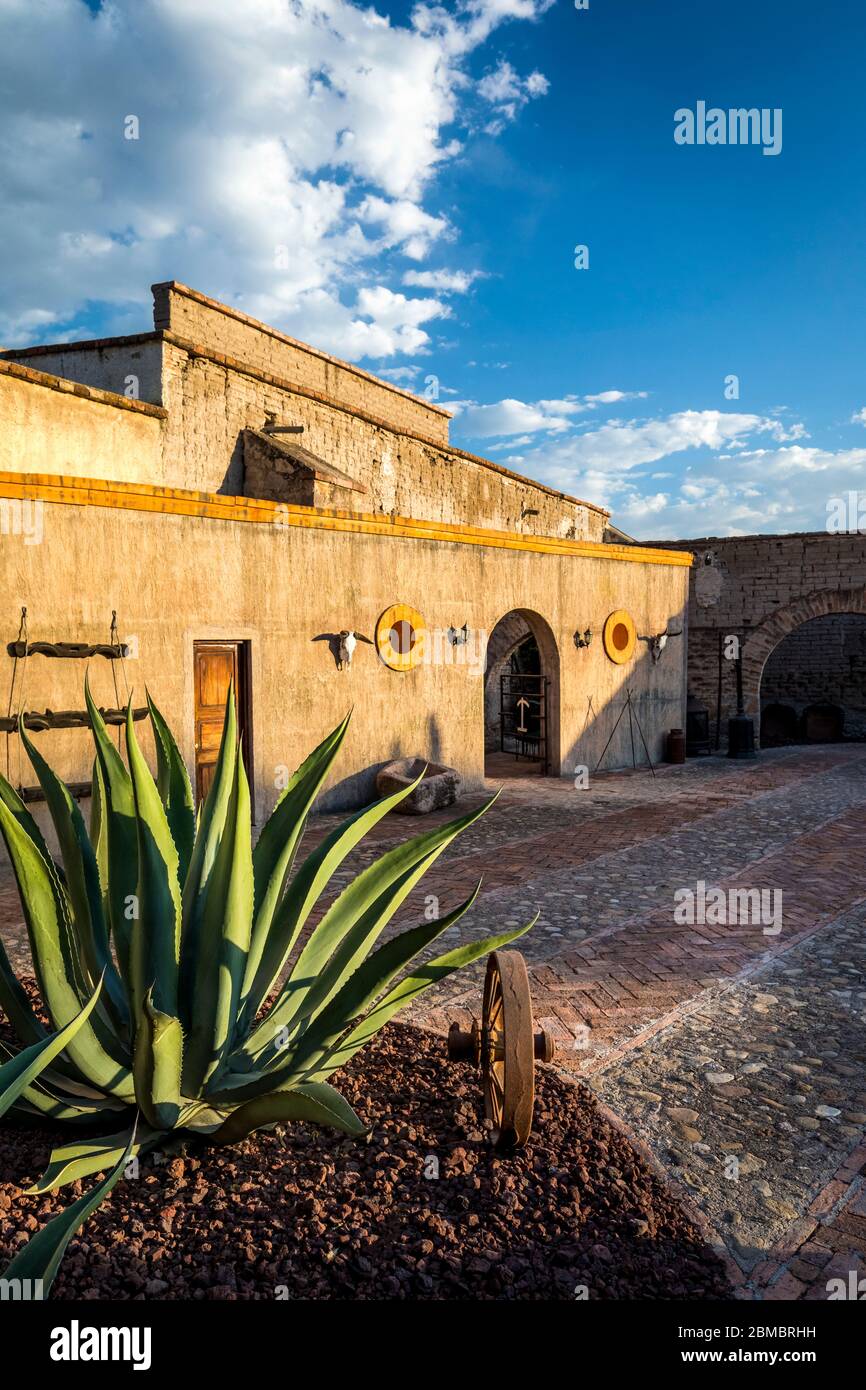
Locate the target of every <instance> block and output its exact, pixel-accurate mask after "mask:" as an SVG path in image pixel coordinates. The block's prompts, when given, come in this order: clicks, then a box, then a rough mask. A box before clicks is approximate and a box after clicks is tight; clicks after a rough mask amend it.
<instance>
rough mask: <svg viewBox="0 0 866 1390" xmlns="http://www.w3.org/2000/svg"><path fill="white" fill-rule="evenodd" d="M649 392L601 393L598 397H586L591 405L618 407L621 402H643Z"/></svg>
mask: <svg viewBox="0 0 866 1390" xmlns="http://www.w3.org/2000/svg"><path fill="white" fill-rule="evenodd" d="M648 395H649V392H648V391H599V393H598V395H596V396H584V400H585V401H588V402H589V403H590V404H591V405H617V404H618V403H619V402H620V401H638V400H640V401H643V400H646V398H647V396H648Z"/></svg>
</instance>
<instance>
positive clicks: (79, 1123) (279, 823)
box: [0, 683, 531, 1290]
mask: <svg viewBox="0 0 866 1390" xmlns="http://www.w3.org/2000/svg"><path fill="white" fill-rule="evenodd" d="M85 697H86V700H87V708H88V711H89V715H90V721H91V726H92V730H93V736H94V743H95V747H96V757H95V760H94V764H93V779H92V801H91V807H92V811H91V826H90V833H89V835H88V833H87V830H86V828H85V824H84V821H83V818H82V815H81V812H80V810H79V808H78V805H77V803H76V802H75V800H74V799H73V797H72V795H71V794H70V792H69V790H68V788H67V787H66V786H65V785H64V783H63V782H62V781H61V780H60V779H59V778H58V777H57V776H56V775H55V773H54V772H53V771H52V770H51V768H50V767H49V766H48V764H47V763H46V761H45V759H44V758H43V757H42V755H41V754H40V753H39V752H38V750H37V749H36V748H35V747H34V745H33V743H32V741H31V740H30V738H29V737H28V735H27V732H26V730H25V729H24V726H23V721H19V730H18V732H19V735H20V737H21V739H22V741H23V743H24V745H25V747H26V749H27V752H28V754H29V756H30V759H31V761H32V763H33V767H34V769H35V771H36V775H37V777H38V779H39V783H40V785H41V788H42V791H43V793H44V795H45V799H46V802H47V807H48V811H49V813H50V816H51V819H52V821H53V824H54V828H55V831H56V835H57V842H58V845H59V849H60V863H55V862H54V860H53V858H52V856H51V854H50V852H49V850H48V847H47V845H46V842H45V840H44V838H43V836H42V834H41V832H40V830H39V827H38V826H37V824H36V822H35V820H34V819H33V817H32V816H31V815H30V813H29V812H28V810H27V808H26V806H25V804H24V803H23V801H22V800H21V798H20V797H19V796H18V794H17V792H16V791H15V790H14V788H13V787H12V786H11V785H10V783H9V782H7V781H6V780H5V779H3V778H2V777H0V831H2V834H3V838H4V840H5V842H6V847H7V850H8V852H9V858H10V860H11V863H12V867H13V870H14V873H15V877H16V880H17V885H18V891H19V894H20V897H21V904H22V907H23V911H24V918H25V921H26V925H27V931H28V934H29V939H30V949H31V955H32V959H33V967H34V973H35V976H36V981H37V984H38V987H39V991H40V994H41V997H42V1003H43V1005H44V1009H45V1011H46V1013H47V1014H48V1016H49V1017H50V1020H51V1024H52V1028H51V1030H50V1031H49V1030H48V1029H47V1028H45V1027H44V1026H43V1023H42V1021H41V1019H40V1017H39V1015H38V1013H37V1012H35V1011H34V1009H33V1007H32V1006H31V1003H30V999H29V996H28V994H27V993H26V992H25V990H24V989H23V987H22V985H21V984H20V982H19V981H18V980H17V978H16V977H15V975H14V973H13V971H12V969H11V967H10V964H9V960H8V957H7V956H6V953H5V951H4V949H3V947H2V943H0V1007H2V1009H3V1011H4V1012H5V1013H6V1015H7V1017H8V1019H9V1022H10V1023H11V1025H12V1027H13V1029H14V1031H15V1034H16V1035H17V1037H18V1038H19V1039H20V1041H21V1043H22V1044H23V1048H22V1050H21V1051H18V1052H15V1051H14V1050H13V1049H12V1048H9V1047H7V1046H5V1044H2V1043H0V1061H2V1065H0V1115H3V1114H4V1113H5V1112H6V1111H7V1110H10V1109H11V1108H14V1110H15V1111H17V1112H19V1113H21V1114H24V1115H28V1116H31V1117H32V1118H34V1119H35V1118H38V1119H41V1120H42V1121H43V1122H50V1123H57V1124H63V1125H69V1126H71V1127H73V1128H79V1130H80V1132H79V1133H78V1135H77V1136H76V1137H75V1138H74V1139H72V1141H71V1142H70V1143H68V1144H64V1145H62V1146H61V1147H60V1148H57V1149H55V1150H53V1152H52V1154H51V1159H50V1162H49V1164H48V1167H47V1169H46V1171H45V1173H44V1174H43V1176H42V1177H41V1178H40V1179H39V1181H38V1182H37V1183H36V1184H35V1185H34V1186H33V1187H32V1188H30V1189H29V1190H30V1191H31V1192H47V1191H49V1190H51V1189H53V1188H58V1187H61V1186H63V1185H64V1184H66V1183H70V1182H73V1181H75V1180H76V1179H78V1178H82V1177H86V1176H88V1175H89V1174H93V1173H107V1174H108V1176H106V1177H105V1178H104V1179H103V1180H102V1182H101V1183H100V1184H99V1185H98V1186H96V1187H95V1189H93V1190H92V1191H91V1192H88V1193H86V1194H85V1195H84V1196H83V1197H81V1198H79V1199H78V1200H77V1201H75V1202H74V1203H73V1204H72V1205H71V1206H69V1207H68V1208H66V1210H64V1211H63V1212H61V1213H60V1215H59V1216H56V1217H54V1218H53V1219H52V1220H51V1221H49V1222H48V1224H47V1225H46V1226H45V1227H44V1228H43V1229H42V1230H41V1231H40V1232H38V1233H37V1234H36V1235H35V1236H34V1237H33V1238H32V1239H31V1241H30V1242H29V1244H28V1245H27V1246H25V1247H24V1249H23V1250H22V1251H21V1252H19V1254H18V1255H17V1256H16V1257H15V1258H14V1259H13V1261H12V1264H11V1265H10V1266H9V1268H8V1269H7V1271H6V1276H5V1277H7V1278H11V1277H18V1278H30V1279H41V1280H42V1283H43V1289H46V1290H47V1288H48V1287H50V1284H51V1281H52V1280H53V1278H54V1275H55V1274H56V1272H57V1268H58V1266H59V1264H60V1260H61V1258H62V1256H63V1252H64V1250H65V1248H66V1246H67V1244H68V1242H69V1240H70V1239H71V1238H72V1236H73V1235H74V1234H75V1232H76V1230H78V1228H79V1227H80V1226H81V1224H82V1223H83V1222H84V1221H85V1220H86V1219H87V1217H88V1216H89V1215H90V1213H91V1212H92V1211H93V1210H94V1209H95V1208H96V1207H97V1206H98V1204H99V1203H100V1202H101V1201H102V1199H103V1198H104V1197H105V1196H106V1195H107V1194H108V1193H109V1192H110V1191H111V1189H112V1188H113V1187H114V1185H115V1184H116V1183H117V1182H118V1181H119V1180H120V1178H121V1177H122V1175H123V1173H124V1169H125V1168H126V1166H127V1164H128V1162H129V1160H130V1158H131V1157H132V1156H133V1155H138V1154H144V1153H146V1152H147V1151H149V1150H154V1149H158V1148H159V1147H160V1146H166V1145H171V1146H176V1144H177V1142H178V1138H177V1137H178V1135H180V1136H187V1137H188V1136H193V1135H195V1136H199V1137H200V1138H203V1139H206V1140H209V1141H211V1142H213V1143H216V1144H227V1143H231V1142H234V1141H237V1140H240V1139H243V1138H244V1137H245V1136H246V1135H248V1134H250V1133H252V1132H253V1131H255V1130H257V1129H262V1128H265V1127H268V1126H271V1127H272V1126H274V1125H275V1124H278V1123H280V1122H283V1121H291V1120H301V1121H306V1122H308V1123H310V1122H312V1123H315V1124H322V1125H330V1126H333V1127H334V1128H335V1129H337V1130H342V1131H343V1132H344V1133H346V1134H350V1135H359V1136H360V1135H362V1134H364V1133H366V1128H365V1126H364V1125H363V1124H362V1122H361V1120H360V1119H359V1118H358V1116H357V1115H356V1114H355V1112H354V1111H353V1109H352V1107H351V1106H350V1105H349V1104H348V1102H347V1101H346V1100H345V1098H344V1097H343V1096H342V1095H340V1093H339V1091H337V1090H335V1089H334V1087H333V1086H331V1085H329V1084H328V1080H327V1078H328V1077H329V1076H330V1075H331V1074H332V1073H333V1072H334V1071H336V1070H337V1069H338V1068H339V1067H341V1066H343V1065H344V1064H345V1063H346V1062H347V1061H348V1060H349V1058H351V1057H352V1056H353V1055H354V1054H355V1053H356V1052H357V1051H358V1049H359V1048H361V1047H363V1046H364V1044H365V1043H367V1042H369V1040H370V1039H371V1038H372V1037H373V1036H374V1034H375V1033H376V1032H378V1030H379V1029H380V1028H381V1027H382V1026H383V1025H384V1024H386V1023H387V1022H388V1021H389V1019H391V1018H393V1017H394V1015H395V1014H396V1013H397V1011H398V1010H399V1009H401V1008H403V1006H404V1005H406V1004H408V1003H409V1001H410V1000H412V999H414V998H417V996H418V995H419V994H421V993H422V992H423V991H424V990H425V989H428V988H429V987H430V985H432V984H434V983H435V982H436V981H438V980H441V979H443V978H444V977H445V976H446V975H449V974H450V973H451V972H452V971H454V970H457V969H459V968H460V967H461V966H463V965H467V964H469V963H470V962H471V961H474V960H476V959H477V958H478V957H479V956H481V955H483V954H484V953H486V952H487V951H490V950H495V949H496V948H497V947H499V946H503V945H505V944H506V943H507V942H509V941H511V940H513V939H514V938H515V937H517V936H520V935H521V934H522V932H523V931H526V930H528V927H523V928H521V929H519V930H517V931H510V932H503V933H502V934H500V935H497V936H493V937H488V938H487V939H486V940H483V941H477V942H473V943H472V944H470V945H465V946H461V947H458V948H457V949H456V950H452V951H449V952H447V953H446V954H445V955H440V956H438V957H436V958H435V959H428V958H426V957H425V952H426V948H427V947H429V946H430V945H431V943H432V942H433V941H434V940H435V939H436V937H438V936H440V935H441V934H442V932H444V931H446V930H447V929H448V928H449V927H450V926H452V925H453V924H454V923H455V922H457V921H459V919H460V918H461V917H462V916H463V914H464V912H466V911H467V909H468V908H469V907H471V905H472V903H473V902H474V900H475V897H476V895H477V893H478V888H476V889H475V892H474V893H473V894H472V895H471V897H470V898H468V899H467V901H466V902H464V903H461V904H460V906H459V907H457V908H455V909H454V910H453V911H452V912H450V913H448V915H447V916H445V917H442V918H440V919H438V920H437V921H424V922H422V923H421V924H420V925H418V926H415V927H412V928H410V929H408V930H405V931H403V932H402V933H400V934H399V935H396V936H394V937H392V938H391V939H390V940H388V941H387V942H386V943H385V944H384V945H380V946H378V947H377V948H376V949H375V950H374V949H373V947H374V945H375V943H376V941H377V938H378V937H379V936H380V934H381V933H382V931H383V929H384V928H385V927H386V926H387V924H388V922H389V921H390V920H391V918H392V917H393V916H394V914H395V912H396V911H397V909H398V908H399V907H400V905H401V903H402V902H403V901H404V899H405V898H406V897H407V896H408V894H409V893H410V892H411V891H412V889H413V888H414V887H415V885H416V884H417V883H418V881H419V879H420V878H421V877H422V875H423V874H424V873H425V872H426V871H427V869H428V868H429V867H430V865H431V864H432V863H433V862H434V860H436V859H437V858H438V856H439V855H440V854H441V853H442V851H443V850H444V849H445V848H446V847H447V846H448V845H449V844H450V843H451V841H452V840H454V839H455V837H456V836H457V835H459V834H460V832H461V831H463V830H465V829H466V828H467V826H469V825H471V824H472V823H473V821H475V820H477V819H478V817H479V816H480V815H482V814H483V812H484V811H486V810H487V807H488V806H489V804H490V803H489V802H488V803H487V805H485V806H482V807H481V808H480V809H479V810H475V811H472V812H470V813H469V814H468V815H464V816H461V817H460V818H459V819H456V820H453V821H451V822H450V823H449V824H447V825H442V826H437V827H436V828H435V829H433V830H429V831H427V832H425V833H423V834H421V835H417V836H415V837H414V838H413V839H410V840H408V841H406V842H405V843H404V844H401V845H398V846H397V847H396V848H394V849H391V850H389V851H387V853H385V854H383V855H382V856H381V857H380V858H378V859H377V860H376V861H375V862H374V863H372V864H370V866H369V867H368V868H366V869H364V870H363V871H362V872H360V873H359V874H358V875H357V877H355V878H354V879H353V880H352V881H351V882H350V883H349V885H348V886H347V887H345V888H344V889H343V891H342V892H341V893H340V894H339V895H338V896H337V897H335V898H334V899H333V901H331V902H330V904H329V905H328V907H327V909H326V910H325V911H324V913H323V914H322V915H321V916H320V919H319V921H318V922H317V924H316V925H315V927H314V928H313V929H312V930H311V931H309V932H308V933H307V935H306V940H305V941H304V942H303V945H301V941H302V938H303V934H304V928H305V925H306V924H307V923H308V922H309V919H310V916H311V914H312V913H313V912H314V909H315V908H316V905H317V904H318V902H319V900H320V899H321V898H322V896H323V894H325V892H326V889H327V887H328V884H329V882H330V880H331V879H332V877H333V875H334V873H335V871H336V870H337V869H338V868H339V866H340V865H341V864H342V863H343V861H344V860H345V859H346V857H347V855H348V854H349V853H350V852H351V851H352V850H354V849H355V847H356V846H357V845H358V844H359V842H360V841H361V840H362V838H363V837H364V835H365V834H366V833H367V832H368V831H369V830H370V829H371V828H372V827H373V826H374V825H376V824H377V822H378V821H380V820H381V819H382V818H383V816H386V815H387V814H388V812H389V811H391V810H392V809H393V808H394V807H395V806H396V805H397V804H398V803H399V802H400V801H401V800H402V799H403V797H405V796H408V795H409V794H410V792H411V791H412V787H413V786H415V785H417V783H413V784H412V786H410V787H407V788H406V789H405V790H401V791H399V792H396V793H395V794H394V795H393V796H387V797H385V798H384V799H383V800H381V801H378V802H376V803H375V804H374V805H372V806H369V807H367V808H365V809H364V810H361V811H359V812H357V813H356V814H355V815H353V816H351V818H350V819H349V820H347V821H346V822H345V823H344V824H343V825H341V826H339V827H338V828H337V829H336V830H333V831H332V832H331V833H330V834H328V835H327V836H326V837H325V838H324V839H323V840H322V842H321V843H320V844H319V845H318V846H317V848H316V849H314V850H313V851H312V853H311V854H309V856H308V857H307V858H306V859H305V860H304V862H303V863H302V864H300V865H299V867H298V868H297V870H296V871H295V872H294V873H293V872H292V870H293V868H294V862H295V857H296V854H297V850H298V846H299V843H300V840H301V836H302V833H303V830H304V826H305V823H306V820H307V817H308V815H309V813H310V810H311V808H312V805H313V803H314V801H315V798H316V796H317V794H318V792H319V790H320V788H321V786H322V783H323V781H324V779H325V777H326V776H327V773H328V770H329V768H330V767H331V764H332V763H333V761H334V758H335V757H336V754H337V752H338V750H339V748H340V745H341V743H342V741H343V738H344V737H345V734H346V729H347V726H348V722H349V721H348V717H347V718H346V719H345V720H344V721H343V723H341V724H340V725H339V726H338V728H336V729H335V730H334V731H333V732H332V733H331V734H329V735H328V737H327V738H326V739H325V740H324V741H323V742H322V743H321V744H320V745H319V746H318V748H316V749H315V751H314V752H313V753H311V754H310V756H309V757H308V758H307V759H306V761H305V762H304V763H302V764H301V766H300V767H299V768H298V770H297V772H295V774H294V776H293V777H292V778H291V780H290V781H289V783H288V785H287V787H286V788H285V791H284V792H283V793H282V796H281V797H280V799H279V801H278V802H277V805H276V806H275V808H274V810H273V812H272V814H271V816H270V818H269V820H268V821H267V823H266V825H265V826H264V828H263V830H262V833H261V835H260V836H259V839H258V841H257V843H256V845H255V848H253V847H252V835H251V821H250V793H249V787H248V784H247V777H246V773H245V770H244V764H243V758H242V757H241V755H240V753H239V746H238V733H237V720H236V713H235V701H234V695H233V692H232V691H229V696H228V700H227V704H226V716H225V724H224V729H223V737H222V742H221V745H220V752H219V758H218V761H217V764H216V769H215V773H214V778H213V782H212V785H211V788H210V791H209V792H208V795H207V798H206V800H205V802H204V804H203V806H202V808H201V811H200V814H199V817H198V819H196V814H195V810H194V803H193V796H192V791H191V788H190V783H189V778H188V776H187V771H186V767H185V765H184V762H183V759H182V758H181V756H180V753H179V751H178V748H177V745H176V743H175V740H174V738H173V737H172V734H171V731H170V730H169V728H168V725H167V724H166V721H165V720H164V719H163V717H162V715H161V714H160V712H159V710H158V709H157V708H156V705H155V704H154V703H153V701H152V700H151V698H150V696H149V695H148V709H149V716H150V722H151V725H152V728H153V734H154V743H155V748H156V757H157V773H156V778H155V779H154V777H153V776H152V774H151V772H150V769H149V768H148V766H147V763H146V761H145V759H144V757H143V755H142V752H141V750H140V748H139V745H138V741H137V739H136V734H135V725H134V723H133V718H132V708H131V705H130V708H129V710H128V712H127V720H126V748H127V761H128V767H127V766H126V764H125V763H124V761H123V759H122V758H121V756H120V754H119V752H118V750H117V748H116V747H115V746H114V744H113V743H112V741H111V739H110V737H109V735H108V732H107V730H106V728H105V724H104V722H103V720H102V718H101V716H100V714H99V711H98V709H97V708H96V706H95V705H94V703H93V700H92V698H91V694H90V689H89V686H88V685H87V683H85ZM479 886H480V885H479ZM529 925H531V923H530V924H529ZM299 948H300V949H299ZM419 958H420V959H419ZM413 962H414V964H413ZM395 982H396V983H395ZM272 995H273V999H272V1002H270V1007H268V1008H266V1005H267V1003H268V1001H269V1000H270V999H271V996H272ZM96 1127H98V1128H99V1130H100V1133H98V1134H96V1133H95V1132H94V1131H95V1129H96ZM107 1129H110V1131H111V1132H110V1133H107V1134H106V1133H105V1131H106V1130H107ZM87 1130H89V1131H90V1132H89V1133H87V1132H86V1131H87Z"/></svg>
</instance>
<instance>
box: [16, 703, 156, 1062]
mask: <svg viewBox="0 0 866 1390" xmlns="http://www.w3.org/2000/svg"><path fill="white" fill-rule="evenodd" d="M18 734H19V737H20V738H21V742H22V744H23V745H24V747H25V748H26V750H27V754H28V756H29V758H30V761H31V763H32V764H33V768H34V771H35V772H36V776H37V778H38V779H39V785H40V786H41V788H42V791H43V792H44V794H45V801H46V804H47V806H48V811H49V814H50V815H51V820H52V822H53V824H54V829H55V831H56V832H57V842H58V844H59V845H60V853H61V856H62V859H63V868H64V870H65V876H66V889H67V892H68V894H69V901H70V905H71V908H72V916H73V920H74V923H75V939H76V943H77V946H78V950H79V951H80V954H81V958H82V961H83V967H84V975H85V980H86V983H87V984H88V985H89V986H90V987H91V988H92V987H93V985H94V983H95V982H96V980H98V979H103V980H104V984H105V990H104V1002H105V1004H106V1007H107V1013H108V1018H109V1019H110V1022H111V1025H112V1028H113V1030H114V1031H115V1032H117V1033H118V1034H119V1035H120V1036H121V1037H124V1036H127V1035H128V1024H129V1010H128V1008H127V1003H126V996H125V993H124V989H123V982H122V980H121V979H120V976H119V975H118V973H117V969H116V967H115V964H114V959H113V957H112V955H111V951H110V949H109V945H108V928H107V926H106V922H105V913H104V910H103V902H102V890H101V888H100V883H99V869H98V867H97V863H96V856H95V854H94V853H93V847H92V845H91V843H90V840H89V839H88V836H87V831H86V829H85V826H84V820H83V818H82V815H81V812H80V810H79V809H78V804H77V802H76V801H75V799H74V797H73V796H72V795H71V794H70V791H69V788H68V787H67V786H66V785H65V783H63V782H62V781H61V780H60V778H59V777H58V776H57V774H56V773H55V772H54V771H53V770H52V769H51V768H50V767H49V765H48V763H47V762H46V761H45V759H44V758H43V757H42V754H41V753H40V752H39V750H38V749H37V748H36V746H35V744H34V743H33V741H32V740H31V739H30V738H29V737H28V735H27V730H26V729H25V727H24V719H23V717H20V716H19V720H18Z"/></svg>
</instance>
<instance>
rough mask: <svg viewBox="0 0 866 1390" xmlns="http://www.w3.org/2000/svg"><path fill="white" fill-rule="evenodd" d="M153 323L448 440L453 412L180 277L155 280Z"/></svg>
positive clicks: (335, 398)
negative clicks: (261, 320)
mask: <svg viewBox="0 0 866 1390" xmlns="http://www.w3.org/2000/svg"><path fill="white" fill-rule="evenodd" d="M153 326H154V328H156V329H160V330H167V331H168V332H170V333H171V334H174V335H176V336H177V337H178V338H181V339H184V340H186V341H188V342H190V343H193V344H195V346H196V347H198V348H200V349H203V350H204V351H206V352H211V353H214V354H217V355H219V356H223V357H228V358H232V359H234V360H235V361H237V362H239V363H242V364H243V365H245V366H248V367H253V368H255V369H257V370H258V371H260V372H266V373H267V374H268V375H270V376H273V377H279V378H281V379H282V380H284V381H288V382H293V383H294V384H296V385H298V386H304V387H307V388H308V389H310V390H312V391H317V392H319V393H320V394H321V395H324V396H328V397H330V399H331V400H333V401H338V402H339V403H340V404H341V405H344V406H347V407H348V408H349V409H350V410H355V411H360V412H364V413H366V414H369V415H377V416H380V417H382V418H383V419H385V420H388V421H389V422H390V423H391V424H392V425H394V426H395V427H397V428H398V429H399V428H402V429H410V430H416V431H418V432H419V433H420V434H426V435H429V436H430V438H431V439H434V440H437V441H438V442H439V443H440V444H447V443H448V421H449V419H450V416H449V415H448V412H447V411H446V410H444V409H443V408H442V407H441V406H439V405H437V404H436V403H435V402H434V401H427V400H424V399H422V398H420V397H418V396H413V395H411V394H410V393H409V392H408V391H403V390H402V389H401V388H400V387H399V386H393V385H392V384H391V383H390V382H387V381H382V380H381V379H380V378H378V377H375V376H372V375H371V374H370V373H369V372H365V371H362V370H361V369H360V368H359V367H354V366H352V365H351V364H350V363H348V362H341V361H339V359H337V358H336V357H331V356H330V355H329V354H328V353H325V352H320V351H319V350H318V349H317V348H313V347H310V345H309V344H308V343H300V342H298V341H297V339H295V338H289V337H287V335H286V334H285V333H280V332H278V331H277V330H276V329H274V328H270V327H269V326H268V325H267V324H264V323H259V322H258V320H256V319H252V318H250V317H249V316H248V315H247V314H243V313H239V312H238V311H237V310H236V309H232V308H230V307H229V306H228V305H226V304H220V303H219V302H218V301H217V300H215V299H209V298H208V297H207V296H206V295H203V294H200V293H199V292H198V291H197V290H191V289H190V288H189V287H188V286H186V285H181V284H179V283H178V282H177V281H175V280H170V281H167V282H166V283H164V284H160V285H154V286H153Z"/></svg>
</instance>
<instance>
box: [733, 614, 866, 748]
mask: <svg viewBox="0 0 866 1390" xmlns="http://www.w3.org/2000/svg"><path fill="white" fill-rule="evenodd" d="M832 613H862V614H866V588H858V589H818V590H816V592H815V593H812V594H807V595H806V597H805V598H801V599H798V600H797V601H796V602H795V603H791V604H789V605H787V607H785V608H777V609H776V611H775V612H774V613H771V614H770V616H769V617H768V618H765V619H764V621H763V622H761V623H759V624H758V626H757V627H756V628H754V629H753V630H752V632H750V633H749V636H748V638H747V639H746V641H745V643H744V645H743V704H744V706H745V710H746V714H748V715H751V716H752V718H753V719H754V720H755V721H756V722H757V721H758V720H759V719H760V714H761V677H762V675H763V673H764V667H765V665H766V664H767V658H768V657H769V655H770V653H771V652H772V651H773V650H774V649H775V648H776V647H777V646H778V645H779V643H780V642H781V641H782V640H783V639H784V638H785V637H787V636H788V635H789V634H790V633H792V632H793V631H794V630H795V629H796V628H798V627H800V626H801V625H802V624H803V623H808V622H810V621H811V620H812V619H813V618H826V617H828V616H829V615H830V614H832Z"/></svg>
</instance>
